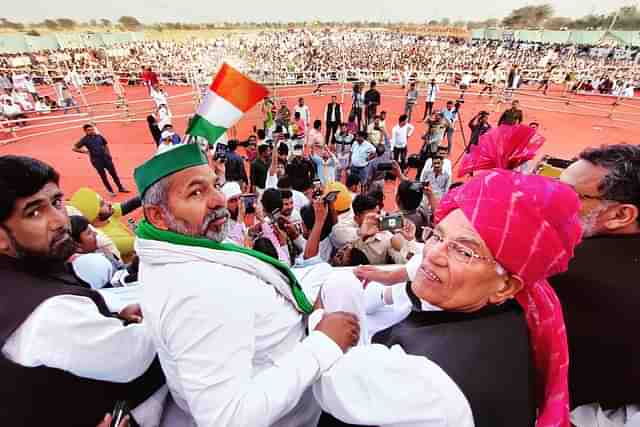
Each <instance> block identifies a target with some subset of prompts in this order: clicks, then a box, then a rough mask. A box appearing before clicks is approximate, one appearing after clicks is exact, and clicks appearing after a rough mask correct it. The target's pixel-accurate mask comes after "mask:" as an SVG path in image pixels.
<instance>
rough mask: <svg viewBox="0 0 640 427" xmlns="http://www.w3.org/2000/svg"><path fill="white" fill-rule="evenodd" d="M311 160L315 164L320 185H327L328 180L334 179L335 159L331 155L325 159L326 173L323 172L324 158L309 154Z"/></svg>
mask: <svg viewBox="0 0 640 427" xmlns="http://www.w3.org/2000/svg"><path fill="white" fill-rule="evenodd" d="M311 160H313V163H315V164H316V174H317V176H318V179H320V182H321V183H322V185H327V184H328V183H329V182H330V181H334V177H335V176H336V160H335V159H334V158H332V157H330V158H329V160H327V173H326V175H325V173H324V160H322V157H320V156H311Z"/></svg>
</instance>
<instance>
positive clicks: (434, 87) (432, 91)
mask: <svg viewBox="0 0 640 427" xmlns="http://www.w3.org/2000/svg"><path fill="white" fill-rule="evenodd" d="M425 93H426V99H425V101H424V102H425V104H424V116H423V117H422V121H425V120H426V119H427V117H431V113H433V105H434V104H435V103H436V99H437V97H438V93H440V87H439V86H438V84H437V83H436V79H431V83H429V84H428V85H427V90H426V92H425Z"/></svg>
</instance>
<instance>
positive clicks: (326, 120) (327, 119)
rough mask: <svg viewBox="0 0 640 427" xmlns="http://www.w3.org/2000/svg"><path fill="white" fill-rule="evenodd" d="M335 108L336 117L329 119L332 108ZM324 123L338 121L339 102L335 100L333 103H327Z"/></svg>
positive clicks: (331, 115)
mask: <svg viewBox="0 0 640 427" xmlns="http://www.w3.org/2000/svg"><path fill="white" fill-rule="evenodd" d="M334 109H335V110H336V114H335V116H336V119H335V120H331V118H332V117H333V110H334ZM325 122H326V123H338V122H340V104H338V103H337V102H336V103H335V104H327V117H326V118H325Z"/></svg>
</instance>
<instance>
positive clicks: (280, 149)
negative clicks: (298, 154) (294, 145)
mask: <svg viewBox="0 0 640 427" xmlns="http://www.w3.org/2000/svg"><path fill="white" fill-rule="evenodd" d="M278 154H280V155H281V156H286V155H288V154H289V147H288V146H287V144H280V145H278Z"/></svg>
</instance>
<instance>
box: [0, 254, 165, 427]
mask: <svg viewBox="0 0 640 427" xmlns="http://www.w3.org/2000/svg"><path fill="white" fill-rule="evenodd" d="M0 277H1V279H0V280H1V281H2V285H1V286H0V348H2V347H4V345H5V342H6V341H7V339H8V338H9V337H10V336H11V335H12V334H13V333H14V332H15V330H16V329H18V328H19V327H20V325H21V324H22V323H23V322H24V321H25V320H26V319H27V318H28V317H29V315H30V314H31V313H32V312H33V311H34V310H35V309H36V308H37V307H38V306H39V305H40V304H41V303H42V302H44V301H45V300H47V299H49V298H52V297H55V296H60V295H77V296H83V297H87V298H90V299H91V300H92V301H93V302H94V303H95V305H96V307H97V309H98V311H99V312H100V313H101V314H102V315H104V316H111V313H109V310H108V308H107V306H106V304H105V303H104V300H103V299H102V297H101V296H100V294H98V293H97V292H94V291H92V290H90V289H85V288H83V287H81V286H76V285H75V283H76V282H75V280H74V278H73V277H72V276H71V275H68V274H66V272H65V270H64V265H63V264H59V265H55V266H50V267H48V268H46V269H44V268H43V269H39V270H34V268H33V266H29V267H26V266H25V265H23V264H22V263H21V262H20V261H18V260H15V259H13V258H9V257H6V256H0ZM69 333H70V334H72V333H73V331H69ZM122 351H123V352H127V351H128V349H126V348H123V349H122ZM104 363H108V360H105V361H104ZM0 378H1V379H2V381H1V384H0V401H2V404H1V405H0V426H34V427H35V426H44V425H49V424H51V422H52V420H53V423H54V424H56V425H58V424H60V425H62V424H64V425H65V426H68V427H90V426H95V425H97V424H98V422H100V420H102V418H103V417H104V414H106V413H107V412H111V411H112V410H113V407H114V405H115V403H116V401H118V400H126V401H127V402H128V403H129V407H130V408H134V407H136V406H137V405H139V404H140V403H142V402H144V401H145V400H146V399H147V398H149V397H150V396H151V395H152V394H153V393H154V392H155V391H156V390H158V389H159V388H160V387H161V386H162V385H163V384H164V382H165V380H164V375H163V373H162V369H161V368H160V363H159V362H158V359H157V358H156V359H155V360H154V362H153V364H152V365H151V366H150V367H149V369H148V370H147V372H146V373H145V374H144V375H143V376H141V377H140V378H138V379H136V380H134V381H132V382H131V383H128V384H118V383H110V382H105V381H97V380H91V379H87V378H81V377H77V376H75V375H73V374H71V373H69V372H66V371H63V370H60V369H54V368H48V367H45V366H41V367H35V368H29V367H24V366H21V365H18V364H16V363H13V362H11V361H10V360H8V359H6V358H5V357H4V356H2V355H1V354H0Z"/></svg>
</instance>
